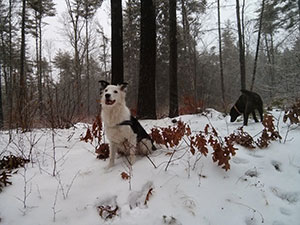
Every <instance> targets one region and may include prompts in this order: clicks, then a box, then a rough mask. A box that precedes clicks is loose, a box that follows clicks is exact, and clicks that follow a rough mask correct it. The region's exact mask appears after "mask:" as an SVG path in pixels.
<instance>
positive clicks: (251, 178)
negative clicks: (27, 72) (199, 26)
mask: <svg viewBox="0 0 300 225" xmlns="http://www.w3.org/2000/svg"><path fill="white" fill-rule="evenodd" d="M269 113H271V114H272V115H273V116H274V118H275V122H274V123H276V128H277V129H278V130H279V133H280V135H281V136H282V137H283V139H282V140H281V141H279V140H277V141H272V142H271V144H270V145H269V146H268V147H267V148H265V149H259V148H255V149H252V150H249V149H247V148H245V147H242V146H240V145H235V147H237V148H238V150H237V151H236V155H235V156H233V157H232V158H231V160H230V170H228V171H225V170H224V169H222V168H221V167H220V166H218V165H217V163H215V162H213V160H212V152H213V150H212V148H211V147H208V150H209V153H208V155H207V156H206V157H205V156H204V155H201V154H199V153H196V154H194V155H193V154H192V153H191V151H190V150H189V149H190V148H189V145H188V143H187V141H181V142H180V144H179V145H178V146H176V147H175V148H170V149H168V148H166V147H165V146H160V147H159V149H158V150H157V151H155V152H154V153H153V154H151V155H150V159H151V160H152V162H151V161H150V160H149V159H148V158H146V157H143V158H142V157H138V158H137V161H136V162H135V164H134V165H133V167H132V168H131V167H130V166H129V165H128V164H127V161H126V159H124V157H119V158H118V159H117V160H116V165H115V166H114V167H113V168H112V169H110V170H106V169H105V166H106V165H107V163H108V161H107V160H106V161H104V160H99V159H97V158H96V154H95V147H94V145H95V143H92V144H91V143H85V142H83V141H80V138H81V137H82V136H83V135H84V134H85V132H86V130H87V127H90V126H91V125H89V124H83V123H80V124H76V128H71V129H63V130H60V129H56V130H54V131H53V130H51V129H36V130H33V131H32V132H27V133H16V132H12V135H13V136H12V141H11V142H9V135H8V132H7V131H1V132H0V153H1V157H2V156H3V155H9V154H14V155H19V156H20V155H21V156H22V155H23V156H30V160H31V161H30V162H29V163H27V164H25V166H24V168H18V169H15V170H13V173H12V177H11V178H10V181H11V182H12V185H8V186H6V187H3V190H2V192H0V224H4V225H20V224H22V225H48V224H49V225H50V224H60V225H61V224H68V225H69V224H72V225H82V224H85V225H96V224H111V225H117V224H118V225H134V224H136V225H141V224H143V225H154V224H155V225H164V224H172V225H180V224H182V225H191V224H201V225H206V224H207V225H209V224H210V225H220V224H222V225H232V224H235V225H243V224H245V225H258V224H267V225H299V224H300V222H299V221H300V213H299V212H300V148H299V146H300V127H296V126H295V127H293V126H288V125H287V124H286V123H283V122H282V115H283V114H282V113H283V112H281V111H275V110H274V111H271V112H269ZM179 119H180V120H181V121H183V122H185V123H186V124H188V125H189V127H190V128H191V131H192V133H194V134H196V133H197V132H200V131H203V130H204V129H205V126H206V124H210V126H213V127H214V128H215V130H216V131H217V132H218V135H219V136H220V137H221V138H223V137H224V136H228V135H229V134H231V133H232V132H234V131H236V130H237V129H238V128H239V127H241V126H242V124H243V121H242V120H239V121H237V122H235V123H230V122H228V121H229V117H228V116H227V117H225V118H224V117H223V115H222V114H221V113H219V112H217V111H214V110H209V111H208V112H207V114H206V115H200V114H199V115H185V116H180V117H178V118H177V120H179ZM141 123H142V125H143V126H144V127H145V129H146V130H147V131H148V132H150V130H151V128H153V127H168V126H169V125H170V126H172V125H173V123H172V120H171V119H169V118H165V119H161V120H145V121H141ZM291 128H292V129H291ZM243 129H244V131H246V132H248V133H249V134H250V135H251V136H252V137H254V139H256V138H257V137H258V136H259V135H260V133H261V131H262V130H263V125H262V124H261V123H254V121H253V120H252V119H249V124H248V126H246V127H244V128H243ZM287 131H289V132H288V135H287V137H286V133H287ZM285 137H286V141H285V143H283V142H284V139H285ZM174 150H175V151H174ZM173 153H174V154H173ZM171 155H172V160H170V157H171ZM153 164H154V165H156V167H157V168H154V166H153ZM0 172H1V171H0ZM53 175H54V176H53Z"/></svg>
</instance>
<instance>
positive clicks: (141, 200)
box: [128, 181, 153, 209]
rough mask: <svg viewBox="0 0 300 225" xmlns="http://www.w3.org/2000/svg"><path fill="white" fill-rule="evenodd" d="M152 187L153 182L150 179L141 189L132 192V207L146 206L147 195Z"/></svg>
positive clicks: (129, 201)
mask: <svg viewBox="0 0 300 225" xmlns="http://www.w3.org/2000/svg"><path fill="white" fill-rule="evenodd" d="M152 187H153V183H152V182H151V181H148V182H147V183H146V184H144V186H143V187H142V189H141V190H140V191H133V192H131V193H130V195H129V196H128V203H129V207H130V209H134V208H136V207H146V204H145V201H146V197H147V194H148V193H149V191H150V189H151V188H152Z"/></svg>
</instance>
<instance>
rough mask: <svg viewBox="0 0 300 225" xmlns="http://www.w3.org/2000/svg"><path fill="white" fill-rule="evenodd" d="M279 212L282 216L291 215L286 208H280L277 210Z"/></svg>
mask: <svg viewBox="0 0 300 225" xmlns="http://www.w3.org/2000/svg"><path fill="white" fill-rule="evenodd" d="M279 211H280V213H281V214H282V215H285V216H290V215H292V212H291V211H290V210H289V209H287V208H283V207H281V208H280V209H279Z"/></svg>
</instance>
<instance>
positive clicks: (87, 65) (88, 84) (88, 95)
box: [85, 0, 90, 116]
mask: <svg viewBox="0 0 300 225" xmlns="http://www.w3.org/2000/svg"><path fill="white" fill-rule="evenodd" d="M87 3H88V2H87V0H86V2H85V4H86V6H85V7H86V8H85V10H86V12H85V13H86V18H85V36H86V80H87V114H88V116H90V57H89V54H90V53H89V44H90V43H89V20H88V16H87V15H88V4H87Z"/></svg>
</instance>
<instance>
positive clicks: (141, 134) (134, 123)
mask: <svg viewBox="0 0 300 225" xmlns="http://www.w3.org/2000/svg"><path fill="white" fill-rule="evenodd" d="M119 125H121V126H122V125H128V126H130V127H131V129H132V131H133V132H134V133H135V134H136V135H137V141H138V142H140V141H141V140H142V139H148V140H150V141H151V143H152V145H153V140H152V139H151V137H150V136H149V134H147V132H146V131H145V129H144V128H143V127H142V125H141V124H140V122H139V121H138V120H137V119H136V118H135V117H133V116H130V120H124V121H123V122H121V123H119ZM155 149H156V148H155V146H154V145H153V146H152V150H155Z"/></svg>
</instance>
